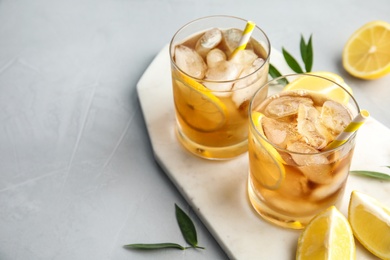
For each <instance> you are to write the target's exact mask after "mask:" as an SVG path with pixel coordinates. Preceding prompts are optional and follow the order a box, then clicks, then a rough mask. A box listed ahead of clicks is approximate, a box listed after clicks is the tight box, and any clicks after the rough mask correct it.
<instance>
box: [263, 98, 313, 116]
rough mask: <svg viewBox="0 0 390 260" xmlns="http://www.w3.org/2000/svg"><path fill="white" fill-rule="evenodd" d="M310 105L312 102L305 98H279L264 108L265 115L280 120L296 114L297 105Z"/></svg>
mask: <svg viewBox="0 0 390 260" xmlns="http://www.w3.org/2000/svg"><path fill="white" fill-rule="evenodd" d="M301 103H302V104H309V105H312V104H313V101H312V100H311V99H310V98H307V97H292V96H281V97H279V98H276V99H274V100H272V101H271V102H270V103H269V104H268V105H267V107H266V108H265V113H266V115H269V116H272V117H275V118H281V117H286V116H290V115H295V114H297V113H298V107H299V104H301Z"/></svg>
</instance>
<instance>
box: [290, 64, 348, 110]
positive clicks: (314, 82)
mask: <svg viewBox="0 0 390 260" xmlns="http://www.w3.org/2000/svg"><path fill="white" fill-rule="evenodd" d="M308 74H313V75H317V76H320V77H323V78H327V79H330V80H332V81H334V82H336V83H337V84H339V85H341V86H342V87H343V88H344V89H345V90H347V91H348V92H349V93H350V94H351V95H352V89H351V88H350V87H349V86H348V85H347V84H345V82H344V80H343V78H342V77H340V76H339V75H337V74H335V73H332V72H328V71H318V72H310V73H308ZM297 89H305V90H313V91H316V92H319V93H321V94H324V95H326V96H327V97H329V98H331V99H333V100H335V101H338V102H340V103H343V104H346V103H348V100H349V95H348V93H346V92H345V91H344V90H343V89H341V88H340V87H339V86H338V85H336V84H333V83H332V82H330V81H324V80H323V79H321V78H316V77H309V76H301V77H299V78H297V79H296V80H294V81H292V82H290V83H289V84H287V85H286V86H285V87H284V89H283V90H297Z"/></svg>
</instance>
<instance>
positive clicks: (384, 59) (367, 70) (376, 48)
mask: <svg viewBox="0 0 390 260" xmlns="http://www.w3.org/2000/svg"><path fill="white" fill-rule="evenodd" d="M342 61H343V67H344V69H345V70H346V71H347V72H348V73H350V74H351V75H352V76H355V77H357V78H362V79H377V78H380V77H383V76H385V75H386V74H388V73H390V24H389V23H387V22H384V21H373V22H369V23H367V24H365V25H363V26H362V27H361V28H359V29H358V30H357V31H356V32H354V33H353V34H352V36H351V37H350V38H349V39H348V41H347V43H346V44H345V46H344V49H343V57H342Z"/></svg>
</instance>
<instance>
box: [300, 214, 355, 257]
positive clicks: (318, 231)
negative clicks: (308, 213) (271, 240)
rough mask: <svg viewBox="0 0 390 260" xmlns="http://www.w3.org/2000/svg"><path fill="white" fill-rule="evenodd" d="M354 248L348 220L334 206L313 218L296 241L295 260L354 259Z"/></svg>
mask: <svg viewBox="0 0 390 260" xmlns="http://www.w3.org/2000/svg"><path fill="white" fill-rule="evenodd" d="M355 256H356V248H355V241H354V238H353V234H352V230H351V227H350V225H349V223H348V220H347V219H346V218H345V217H344V215H343V214H341V212H340V211H339V210H337V208H336V207H335V206H331V207H329V208H328V209H326V210H325V211H323V212H321V213H319V214H318V215H317V216H315V217H314V218H313V219H312V220H311V221H310V222H309V224H308V225H307V226H306V228H305V229H304V230H303V232H302V233H301V235H300V237H299V239H298V248H297V254H296V259H297V260H306V259H308V260H313V259H329V260H330V259H343V260H348V259H355Z"/></svg>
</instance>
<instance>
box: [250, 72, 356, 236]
mask: <svg viewBox="0 0 390 260" xmlns="http://www.w3.org/2000/svg"><path fill="white" fill-rule="evenodd" d="M300 77H301V78H302V77H314V78H313V79H312V80H311V82H312V83H313V84H316V83H318V84H322V83H320V82H322V81H324V82H328V83H326V84H329V85H333V87H335V88H340V91H344V94H343V95H342V98H341V99H340V98H339V96H337V95H336V98H335V99H333V98H332V96H331V95H325V94H324V93H320V92H321V91H313V90H308V89H299V86H298V87H294V88H295V89H294V90H288V91H281V92H279V93H277V94H273V95H270V96H269V97H268V98H267V99H266V100H265V101H262V100H263V99H262V98H261V99H260V100H256V96H255V97H254V100H253V101H252V103H251V108H250V111H251V116H250V121H251V123H250V127H249V128H250V131H249V144H248V145H249V152H248V154H249V179H248V193H249V198H250V201H251V203H252V205H253V207H254V208H255V210H256V211H257V212H258V213H259V214H260V215H261V216H262V217H263V218H265V219H266V220H268V221H270V222H272V223H275V224H277V225H280V226H283V227H289V228H294V229H300V228H303V227H304V226H305V225H306V224H307V223H308V222H309V221H310V220H311V218H312V217H313V216H314V215H316V214H317V213H319V212H321V211H322V210H324V209H325V208H328V207H329V206H331V205H338V203H339V202H340V199H341V198H342V195H343V193H344V189H345V185H346V181H347V179H348V174H349V168H350V164H351V159H352V155H353V150H354V146H355V137H356V135H353V136H352V137H351V138H350V139H349V140H348V141H347V142H346V143H345V144H343V145H341V146H339V147H336V148H334V149H331V150H327V151H325V148H326V147H327V145H328V144H329V143H331V142H332V141H333V140H334V139H335V137H336V136H337V135H338V134H339V133H340V132H342V131H343V129H344V128H345V127H346V126H347V125H348V124H349V123H350V121H351V120H352V118H353V117H354V116H355V115H356V114H357V112H358V110H359V108H358V106H357V104H356V103H355V101H354V99H353V98H352V97H351V96H350V95H349V93H348V92H347V91H345V90H344V89H343V88H341V87H339V86H338V85H337V84H335V83H333V82H330V81H328V80H326V79H324V78H319V77H315V76H310V75H301V76H300ZM288 79H289V82H293V81H294V80H297V79H293V77H291V78H288ZM298 80H300V79H298ZM273 83H275V82H270V83H269V84H268V85H267V87H268V88H273V89H277V88H278V87H280V83H277V82H276V84H273ZM297 83H299V82H298V81H297ZM293 84H296V83H293ZM271 85H272V86H271ZM305 86H307V85H306V84H305ZM309 88H311V89H312V88H313V87H309ZM341 93H343V92H341ZM345 97H348V98H345Z"/></svg>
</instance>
